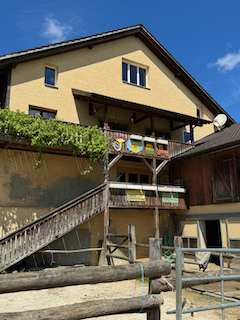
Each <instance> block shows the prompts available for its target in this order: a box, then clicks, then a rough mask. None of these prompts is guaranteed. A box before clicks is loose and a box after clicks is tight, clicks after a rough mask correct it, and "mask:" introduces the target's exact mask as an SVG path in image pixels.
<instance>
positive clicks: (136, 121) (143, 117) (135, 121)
mask: <svg viewBox="0 0 240 320" xmlns="http://www.w3.org/2000/svg"><path fill="white" fill-rule="evenodd" d="M148 117H150V116H149V115H147V114H146V115H145V116H142V117H140V118H138V119H134V118H133V124H136V123H139V122H141V121H143V120H145V119H147V118H148Z"/></svg>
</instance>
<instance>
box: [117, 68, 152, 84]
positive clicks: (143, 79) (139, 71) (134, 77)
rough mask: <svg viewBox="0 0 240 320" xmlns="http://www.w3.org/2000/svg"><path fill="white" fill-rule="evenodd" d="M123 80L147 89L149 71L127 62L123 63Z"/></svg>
mask: <svg viewBox="0 0 240 320" xmlns="http://www.w3.org/2000/svg"><path fill="white" fill-rule="evenodd" d="M122 80H123V82H127V83H130V84H135V85H137V86H140V87H147V69H145V68H143V67H140V66H138V65H134V64H130V63H127V62H123V63H122Z"/></svg>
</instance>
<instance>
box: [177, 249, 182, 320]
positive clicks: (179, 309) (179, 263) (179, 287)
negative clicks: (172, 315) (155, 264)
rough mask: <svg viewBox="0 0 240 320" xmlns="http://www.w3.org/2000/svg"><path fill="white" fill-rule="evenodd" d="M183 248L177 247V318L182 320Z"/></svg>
mask: <svg viewBox="0 0 240 320" xmlns="http://www.w3.org/2000/svg"><path fill="white" fill-rule="evenodd" d="M181 249H182V248H180V247H176V280H177V281H176V320H182V250H181Z"/></svg>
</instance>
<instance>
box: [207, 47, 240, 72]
mask: <svg viewBox="0 0 240 320" xmlns="http://www.w3.org/2000/svg"><path fill="white" fill-rule="evenodd" d="M239 63H240V50H239V51H238V52H234V53H227V54H226V55H225V56H224V57H222V58H218V60H217V62H215V63H209V64H208V67H217V68H218V70H219V71H223V72H227V71H232V70H233V69H234V68H235V67H236V66H237V65H238V64H239Z"/></svg>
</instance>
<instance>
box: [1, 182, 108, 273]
mask: <svg viewBox="0 0 240 320" xmlns="http://www.w3.org/2000/svg"><path fill="white" fill-rule="evenodd" d="M105 192H107V188H106V184H102V185H100V186H98V187H96V188H94V189H92V190H90V191H89V192H86V193H84V194H83V195H81V196H80V197H78V198H76V199H73V200H72V201H70V202H68V203H66V204H64V205H62V206H61V207H59V208H57V209H55V210H54V211H52V212H50V213H48V214H47V215H45V216H43V217H42V218H40V219H38V220H36V221H34V222H32V223H30V224H28V225H26V226H25V227H23V228H21V229H18V230H16V231H15V232H13V233H11V234H9V235H7V236H5V237H3V238H1V239H0V248H1V257H0V258H1V260H0V272H1V271H3V270H5V269H7V268H9V267H11V266H13V265H14V264H16V263H18V262H20V261H21V260H23V259H25V258H27V257H28V256H30V255H31V254H33V253H35V252H36V251H38V250H40V249H42V248H44V247H45V246H47V245H48V244H50V243H51V242H53V241H55V240H57V239H58V238H59V237H62V236H63V235H65V234H66V233H68V232H70V231H71V230H73V229H74V228H75V227H77V226H78V225H80V224H82V223H84V222H85V221H87V220H89V219H90V218H92V217H93V216H95V215H97V214H99V213H100V212H101V211H103V210H104V209H105V202H104V199H105Z"/></svg>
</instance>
